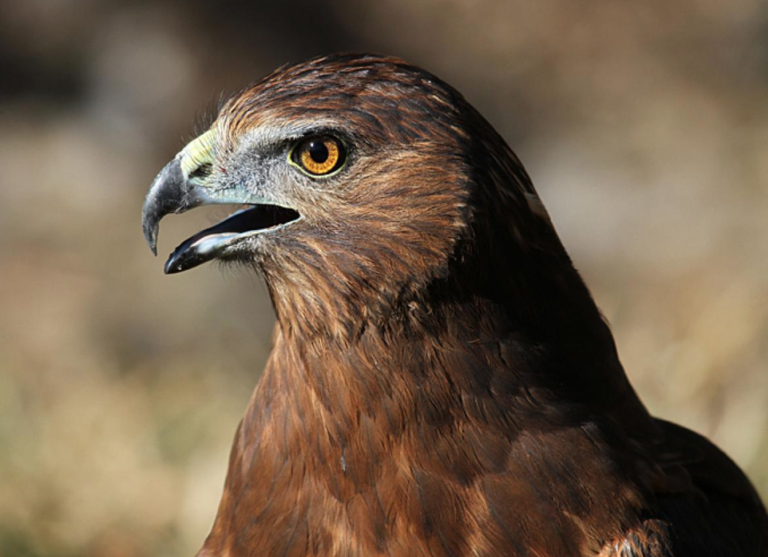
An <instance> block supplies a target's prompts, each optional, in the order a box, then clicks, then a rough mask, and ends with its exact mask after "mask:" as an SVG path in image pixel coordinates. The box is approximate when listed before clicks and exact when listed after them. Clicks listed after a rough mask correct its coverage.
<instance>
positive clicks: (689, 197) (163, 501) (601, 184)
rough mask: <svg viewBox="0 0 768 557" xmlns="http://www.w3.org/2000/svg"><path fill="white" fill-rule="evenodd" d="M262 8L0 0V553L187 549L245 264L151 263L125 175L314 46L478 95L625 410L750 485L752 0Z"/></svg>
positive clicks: (149, 165)
mask: <svg viewBox="0 0 768 557" xmlns="http://www.w3.org/2000/svg"><path fill="white" fill-rule="evenodd" d="M260 4H264V5H260ZM279 4H280V3H277V2H275V3H272V2H269V3H268V2H251V3H250V4H249V5H248V6H243V5H241V4H240V3H236V2H234V1H225V2H219V3H215V2H202V1H195V2H182V1H181V0H177V1H172V0H162V1H159V2H135V3H130V4H129V3H122V2H118V1H117V0H101V1H97V0H26V1H25V2H11V1H10V0H3V1H2V2H0V269H2V272H1V274H0V555H3V556H8V557H32V556H43V555H45V556H48V557H67V556H84V557H96V556H98V557H139V556H150V555H163V556H165V555H168V556H177V555H178V556H182V555H192V554H194V552H195V551H196V549H197V547H199V545H200V543H201V542H202V539H203V537H204V536H205V535H206V533H207V531H208V528H209V526H210V524H211V521H212V518H213V515H214V512H215V509H216V505H217V503H218V498H219V495H220V489H221V485H222V482H223V475H224V471H225V468H226V460H227V456H228V449H229V445H230V440H231V438H232V436H233V434H234V430H235V427H236V424H237V421H238V419H239V417H240V414H241V412H242V411H243V409H244V407H245V404H246V401H247V399H248V397H249V395H250V391H251V390H252V388H253V386H254V384H255V383H256V381H257V379H258V376H259V373H260V370H261V368H262V365H263V362H264V359H265V357H266V353H267V351H268V348H269V333H270V330H271V326H272V320H273V315H272V311H271V307H270V304H269V301H268V299H267V297H266V293H265V290H264V288H263V287H262V286H261V285H260V283H259V281H258V279H257V278H255V277H248V276H245V275H243V274H241V273H233V272H231V271H228V270H224V271H223V272H222V270H221V269H220V268H217V267H216V266H215V265H208V266H204V267H202V268H200V269H196V270H195V271H194V272H190V273H185V274H183V275H180V276H173V277H165V276H163V275H162V272H161V264H162V261H160V260H158V259H154V258H152V257H151V256H150V253H149V251H148V250H147V248H146V246H145V245H144V243H143V239H142V237H141V233H140V227H139V213H140V208H141V203H142V197H143V195H144V193H145V191H146V188H147V187H148V185H149V183H150V181H151V180H152V178H153V176H154V174H155V173H156V172H157V171H158V170H159V169H160V168H161V166H162V165H163V164H164V163H165V162H166V161H167V160H168V159H169V158H170V157H172V156H173V155H174V154H175V153H176V151H177V150H178V149H179V148H180V147H181V146H182V145H183V144H184V141H185V140H188V139H190V138H191V137H192V136H193V134H194V131H195V129H194V125H193V124H194V122H195V121H199V120H200V119H201V118H202V119H204V117H205V110H204V109H205V107H211V106H215V103H216V100H217V99H218V96H219V95H220V93H222V92H227V91H233V90H235V89H237V88H239V87H241V86H243V85H245V84H247V83H248V82H249V81H251V80H253V79H255V78H258V77H260V76H262V75H263V74H265V73H266V72H268V71H270V70H272V69H273V68H275V67H277V66H278V65H280V64H283V63H285V62H289V61H298V60H301V59H303V58H305V57H307V56H310V55H314V54H319V53H325V52H331V51H335V50H372V51H379V52H387V53H392V54H397V55H400V56H403V57H405V58H407V59H409V60H411V61H413V62H415V63H418V64H420V65H423V66H424V67H427V68H429V69H431V70H432V71H434V72H435V73H437V74H438V75H440V76H441V77H443V78H444V79H446V80H447V81H448V82H450V83H452V84H454V85H455V86H456V87H457V88H458V89H460V90H461V91H463V92H464V94H465V95H466V96H467V97H468V98H469V99H470V101H472V102H473V103H474V104H475V105H476V106H478V108H480V110H481V111H482V112H483V113H484V114H485V115H486V116H487V117H488V118H489V120H490V121H491V122H493V123H494V125H495V126H496V127H497V128H498V129H499V131H500V132H501V133H502V134H503V135H504V136H505V137H506V138H507V140H508V141H509V142H510V144H511V145H512V146H513V148H514V149H515V150H516V151H517V152H518V154H519V155H520V157H521V158H522V160H523V161H524V162H525V163H526V166H527V168H528V170H529V172H530V173H531V175H532V176H533V178H534V182H535V183H536V184H537V187H538V189H539V191H540V193H541V195H542V197H543V198H544V201H545V203H546V204H547V206H548V208H549V209H550V212H551V213H552V216H553V219H554V222H555V224H556V226H557V227H558V229H559V231H560V233H561V236H562V238H563V240H564V242H565V244H566V246H567V247H568V248H569V250H570V252H571V254H572V255H573V257H574V259H575V261H576V264H577V266H578V267H579V268H580V269H581V270H582V272H583V273H584V275H585V276H586V279H587V281H588V283H589V284H590V286H591V287H592V290H593V292H594V294H595V296H596V298H597V300H598V303H599V305H600V306H601V308H602V309H603V311H604V313H605V314H606V316H607V318H608V319H609V320H610V322H611V323H612V326H613V330H614V332H615V334H616V337H617V341H618V345H619V350H620V353H621V355H622V359H623V362H624V364H625V366H626V368H627V370H628V373H629V375H630V377H631V379H632V381H633V382H634V384H635V386H636V387H637V389H638V390H639V392H640V393H641V395H642V396H643V397H644V400H645V401H646V403H647V404H648V406H649V407H650V408H651V409H652V411H653V412H655V413H657V414H659V415H661V416H664V417H667V418H670V419H673V420H676V421H679V422H681V423H683V424H685V425H687V426H689V427H692V428H693V429H695V430H697V431H699V432H702V433H704V434H706V435H708V436H709V437H711V438H712V439H714V440H715V441H716V442H717V443H718V444H719V445H721V446H722V447H723V448H725V449H726V450H727V451H728V452H729V453H730V454H731V455H732V456H733V457H734V458H735V460H736V461H738V462H739V463H740V464H741V465H742V466H743V467H744V468H745V469H746V470H747V471H748V473H749V475H750V477H751V478H752V479H753V481H754V482H755V483H756V485H757V486H758V488H759V489H760V490H761V492H762V494H763V496H764V497H768V342H766V341H768V219H767V218H766V209H768V96H767V95H766V93H768V4H766V2H762V1H758V0H729V1H728V2H723V1H721V0H680V1H678V2H674V3H672V2H667V1H665V0H648V1H646V2H642V3H639V2H615V1H613V0H577V1H573V0H537V1H536V2H525V1H523V0H513V1H506V0H447V1H439V2H438V1H437V0H419V1H409V0H379V1H378V2H370V3H365V2H356V1H353V0H327V1H325V2H317V1H314V2H312V1H310V0H293V1H292V2H286V3H283V4H284V6H283V7H280V6H279ZM195 213H197V212H195ZM195 213H192V214H189V215H186V216H185V217H183V218H171V219H169V221H168V222H166V223H164V229H163V237H162V238H161V242H160V251H161V253H162V254H167V253H168V252H169V251H170V249H171V248H172V247H173V246H175V245H176V242H178V241H180V240H181V239H183V237H185V236H186V235H188V234H189V233H191V232H192V231H194V230H196V229H197V228H198V227H200V226H201V225H204V224H208V223H210V222H212V221H214V220H215V217H220V216H221V214H218V213H217V214H216V215H212V214H210V213H207V214H206V213H205V211H201V212H200V213H197V214H195Z"/></svg>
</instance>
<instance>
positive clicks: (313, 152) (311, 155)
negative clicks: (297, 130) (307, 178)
mask: <svg viewBox="0 0 768 557" xmlns="http://www.w3.org/2000/svg"><path fill="white" fill-rule="evenodd" d="M345 160H346V152H345V150H344V145H342V143H341V142H340V141H339V140H338V139H336V138H333V137H329V136H316V137H310V138H307V139H304V140H302V141H301V142H300V143H299V144H298V145H297V146H296V147H295V148H294V149H293V151H291V161H292V162H293V163H294V164H296V165H297V166H298V167H299V168H301V169H302V170H304V171H305V172H307V173H308V174H310V175H312V176H327V175H329V174H331V173H332V172H334V171H336V170H339V169H340V168H341V167H342V166H344V162H345Z"/></svg>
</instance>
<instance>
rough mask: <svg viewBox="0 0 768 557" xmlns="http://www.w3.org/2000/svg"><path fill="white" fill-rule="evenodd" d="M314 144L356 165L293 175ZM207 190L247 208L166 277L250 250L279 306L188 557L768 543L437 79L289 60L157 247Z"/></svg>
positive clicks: (226, 123) (206, 145) (389, 65)
mask: <svg viewBox="0 0 768 557" xmlns="http://www.w3.org/2000/svg"><path fill="white" fill-rule="evenodd" d="M313 138H314V141H315V143H313V144H312V149H315V150H317V151H318V152H320V153H321V155H320V156H321V158H322V156H325V153H326V152H327V151H328V149H325V147H323V144H322V142H323V141H325V140H326V139H328V138H330V141H332V142H336V141H338V146H339V148H340V149H341V150H340V151H339V152H345V153H347V159H346V163H345V164H343V165H342V166H341V167H339V166H338V165H336V166H334V168H335V170H334V171H333V172H330V173H329V174H328V175H327V176H312V175H311V173H309V172H307V169H306V168H305V169H302V168H301V160H303V159H297V158H296V156H295V155H294V152H295V150H296V149H305V148H308V147H306V145H308V144H305V143H302V142H306V141H313ZM318 141H319V142H320V143H317V142H318ZM328 145H330V148H331V149H332V150H333V149H335V148H336V147H334V145H332V144H328ZM324 149H325V150H324ZM313 152H314V151H313ZM297 160H298V162H297ZM312 168H315V167H314V166H313V167H312ZM317 168H320V167H317ZM222 202H223V203H246V204H254V208H253V209H251V210H250V211H249V212H246V213H240V214H239V215H237V216H235V217H232V218H231V219H229V220H228V221H225V222H224V223H222V224H220V225H217V226H215V227H212V228H211V229H208V230H207V231H203V232H201V233H199V234H197V235H195V236H194V237H192V238H191V239H190V240H188V241H187V242H185V243H184V244H182V245H181V246H180V247H179V248H177V250H176V252H175V253H174V254H173V255H172V257H171V259H170V260H169V262H168V264H167V267H166V270H167V271H168V272H175V271H180V270H185V269H187V268H190V267H193V266H195V265H198V264H200V263H203V262H205V261H207V260H209V259H213V258H218V259H223V260H230V261H237V262H241V263H246V264H248V265H253V266H254V267H256V268H257V269H258V270H259V272H260V273H261V274H262V275H263V276H264V278H265V280H266V283H267V285H268V288H269V291H270V294H271V296H272V301H273V303H274V306H275V309H276V313H277V316H278V323H277V325H276V327H275V333H274V339H273V349H272V353H271V355H270V358H269V361H268V363H267V367H266V370H265V372H264V375H263V377H262V379H261V381H260V382H259V384H258V386H257V388H256V390H255V392H254V395H253V398H252V400H251V403H250V405H249V407H248V409H247V411H246V414H245V417H244V419H243V421H242V423H241V425H240V427H239V429H238V432H237V435H236V437H235V442H234V446H233V449H232V454H231V459H230V465H229V473H228V477H227V481H226V486H225V490H224V495H223V498H222V501H221V505H220V507H219V512H218V516H217V518H216V522H215V524H214V526H213V530H212V532H211V534H210V536H209V537H208V539H207V540H206V542H205V544H204V547H203V549H202V550H201V552H200V555H201V556H205V557H213V556H217V557H218V556H222V557H224V556H227V557H241V556H246V555H248V556H257V555H268V556H273V555H274V556H288V555H316V556H326V555H327V556H332V555H333V556H335V555H339V556H342V555H344V556H353V555H389V556H392V557H396V556H410V555H434V556H457V557H458V556H469V555H487V556H498V555H512V556H523V555H526V556H558V557H559V556H582V555H584V556H586V555H600V556H609V555H615V556H622V557H630V556H632V557H640V556H648V557H662V556H674V557H680V556H724V557H725V556H728V557H739V556H754V557H759V556H766V555H768V517H767V516H766V513H765V509H764V507H763V505H762V503H761V502H760V500H759V499H758V497H757V495H756V493H755V491H754V489H753V488H752V486H751V485H750V483H749V481H748V480H747V479H746V477H745V476H744V475H743V473H742V472H741V471H740V470H739V469H738V467H737V466H736V465H735V464H733V463H732V462H731V461H730V460H729V459H728V458H727V457H726V456H725V455H724V454H723V453H722V452H720V451H719V450H718V449H717V448H715V447H714V446H713V445H712V444H710V443H709V442H708V441H706V440H705V439H704V438H702V437H700V436H698V435H696V434H694V433H692V432H690V431H688V430H686V429H684V428H682V427H679V426H675V425H672V424H669V423H667V422H663V421H660V420H656V419H653V418H652V417H651V416H650V415H649V414H648V412H647V411H646V409H645V408H644V407H643V405H642V403H641V402H640V401H639V399H638V397H637V396H636V394H635V393H634V391H633V389H632V387H631V386H630V384H629V382H628V380H627V378H626V376H625V374H624V371H623V369H622V367H621V364H620V363H619V360H618V356H617V353H616V349H615V346H614V342H613V338H612V336H611V333H610V331H609V329H608V327H607V326H606V324H605V323H604V321H603V320H602V318H601V316H600V314H599V312H598V310H597V307H596V306H595V304H594V302H593V300H592V298H591V296H590V294H589V292H588V290H587V289H586V286H585V285H584V283H583V281H582V280H581V278H580V277H579V275H578V273H577V272H576V270H575V269H574V267H573V265H572V264H571V261H570V259H569V258H568V255H567V254H566V252H565V250H564V248H563V246H562V244H561V243H560V240H559V239H558V237H557V234H556V233H555V231H554V228H553V227H552V225H551V223H550V221H549V217H548V216H547V214H546V211H545V210H544V208H543V205H542V204H541V202H540V200H539V198H538V196H537V195H536V192H535V190H534V188H533V186H532V184H531V182H530V180H529V178H528V176H527V174H526V173H525V171H524V169H523V167H522V165H521V164H520V162H519V161H518V160H517V158H516V157H515V155H514V154H513V153H512V151H511V150H510V149H509V148H508V147H507V145H506V143H505V142H504V140H503V139H502V138H501V137H500V136H499V135H498V134H497V133H496V132H495V131H494V130H493V128H492V127H491V126H490V125H489V124H488V123H487V122H486V121H485V120H484V119H483V118H482V116H480V114H478V113H477V111H475V110H474V109H473V108H472V107H471V106H470V105H469V104H468V103H467V102H466V101H465V100H464V99H463V97H462V96H461V95H460V94H459V93H457V92H456V91H455V90H454V89H452V88H451V87H450V86H448V85H446V84H445V83H443V82H442V81H440V80H439V79H437V78H435V77H434V76H432V75H431V74H429V73H427V72H425V71H423V70H421V69H418V68H415V67H413V66H410V65H408V64H406V63H405V62H403V61H400V60H397V59H393V58H385V57H377V56H370V55H339V56H332V57H327V58H319V59H314V60H311V61H309V62H306V63H303V64H299V65H297V66H293V67H289V68H283V69H280V70H278V71H277V72H275V73H273V74H272V75H270V76H268V77H266V78H265V79H263V80H262V81H260V82H258V83H257V84H255V85H253V86H252V87H249V88H247V89H245V90H244V91H242V92H241V93H239V94H237V95H236V96H234V97H233V98H232V99H231V100H230V101H229V102H227V103H226V104H225V105H224V107H223V108H222V110H221V112H220V114H219V116H218V118H217V120H216V122H215V123H214V125H213V126H212V127H211V130H210V131H209V132H207V133H206V134H204V136H203V138H202V139H201V140H198V141H197V142H193V144H191V145H190V146H189V147H188V148H187V149H185V150H184V151H182V152H181V153H180V154H179V155H178V156H177V158H176V159H174V161H173V162H171V163H170V164H169V165H168V166H167V167H166V168H165V169H164V170H163V172H162V173H161V174H160V175H159V176H158V178H157V180H156V182H155V184H153V186H152V189H151V190H150V193H149V194H148V197H147V202H146V204H145V209H144V227H145V233H146V234H147V238H148V240H149V241H150V243H151V245H152V246H153V247H154V244H155V242H156V237H157V226H158V222H159V219H160V218H162V216H163V215H165V214H167V213H170V212H181V211H183V210H186V209H189V208H191V207H194V206H197V205H200V204H203V203H222ZM277 207H282V209H280V208H277Z"/></svg>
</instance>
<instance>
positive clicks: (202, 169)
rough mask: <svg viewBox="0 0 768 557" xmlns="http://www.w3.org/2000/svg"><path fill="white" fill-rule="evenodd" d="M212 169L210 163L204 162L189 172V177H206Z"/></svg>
mask: <svg viewBox="0 0 768 557" xmlns="http://www.w3.org/2000/svg"><path fill="white" fill-rule="evenodd" d="M211 170H212V166H211V163H209V162H205V163H203V164H201V165H200V166H198V167H197V168H195V169H194V170H193V171H192V172H190V173H189V177H190V178H207V177H208V176H210V174H211Z"/></svg>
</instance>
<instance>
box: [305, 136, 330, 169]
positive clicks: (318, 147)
mask: <svg viewBox="0 0 768 557" xmlns="http://www.w3.org/2000/svg"><path fill="white" fill-rule="evenodd" d="M309 156H310V157H312V160H313V161H315V162H316V163H318V164H322V163H324V162H325V161H327V160H328V147H326V146H325V142H323V141H310V142H309Z"/></svg>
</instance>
